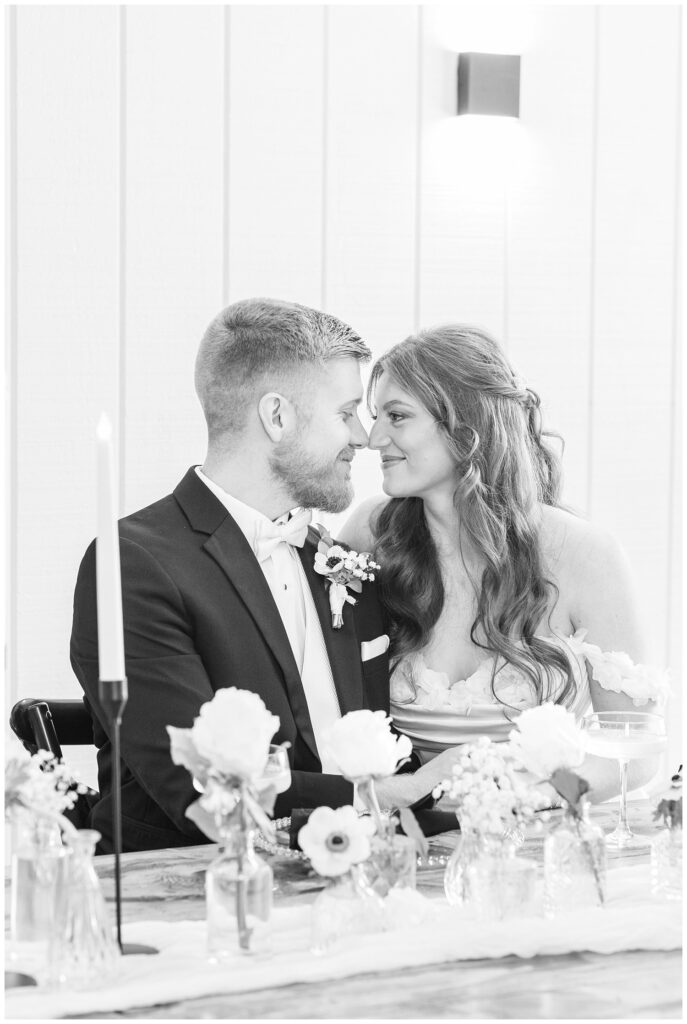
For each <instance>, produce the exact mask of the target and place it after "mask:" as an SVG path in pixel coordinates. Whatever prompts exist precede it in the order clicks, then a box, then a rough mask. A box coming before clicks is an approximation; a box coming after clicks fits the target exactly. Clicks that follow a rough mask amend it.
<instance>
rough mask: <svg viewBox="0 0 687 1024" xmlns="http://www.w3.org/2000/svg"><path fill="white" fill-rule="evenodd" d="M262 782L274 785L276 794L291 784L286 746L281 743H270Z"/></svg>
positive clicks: (284, 790) (282, 791) (283, 791)
mask: <svg viewBox="0 0 687 1024" xmlns="http://www.w3.org/2000/svg"><path fill="white" fill-rule="evenodd" d="M262 782H263V783H265V782H268V783H269V784H270V786H274V788H275V790H276V792H277V795H278V794H279V793H285V792H286V790H287V789H288V788H289V786H290V785H291V766H290V765H289V755H288V752H287V747H286V746H284V745H283V744H276V743H270V752H269V754H268V756H267V764H266V765H265V771H264V773H263V776H262Z"/></svg>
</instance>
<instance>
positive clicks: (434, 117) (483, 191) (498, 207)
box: [418, 5, 518, 337]
mask: <svg viewBox="0 0 687 1024" xmlns="http://www.w3.org/2000/svg"><path fill="white" fill-rule="evenodd" d="M423 14H424V17H423V23H424V52H423V62H422V63H423V81H422V95H423V136H422V163H421V170H420V173H421V177H422V204H421V217H420V232H421V234H420V240H419V245H420V251H421V253H422V261H421V264H420V274H419V288H420V296H419V306H418V309H419V322H420V326H421V327H430V326H432V325H436V324H438V323H443V322H450V321H453V322H454V323H455V322H458V321H462V322H465V323H474V324H478V325H480V326H482V327H486V328H487V329H489V330H491V331H493V332H494V333H495V334H496V335H497V336H499V337H502V334H503V330H502V328H503V318H504V276H505V237H504V229H505V201H504V200H505V196H504V188H505V182H506V169H507V165H508V161H509V158H510V151H511V147H512V145H513V142H514V129H515V130H517V128H518V126H517V125H515V124H513V123H508V122H507V121H506V119H503V118H471V117H460V118H459V117H457V116H456V104H457V99H456V69H457V54H458V52H459V51H460V50H461V49H469V48H470V44H469V43H468V42H467V40H468V39H469V38H470V33H471V32H472V30H473V27H474V26H473V22H474V19H475V18H476V17H477V16H478V14H477V12H476V11H475V10H473V9H472V8H464V7H462V6H461V7H458V6H457V5H456V7H449V6H447V5H444V6H436V7H435V6H428V7H425V8H424V12H423ZM463 40H465V41H466V44H465V45H463V42H462V41H463Z"/></svg>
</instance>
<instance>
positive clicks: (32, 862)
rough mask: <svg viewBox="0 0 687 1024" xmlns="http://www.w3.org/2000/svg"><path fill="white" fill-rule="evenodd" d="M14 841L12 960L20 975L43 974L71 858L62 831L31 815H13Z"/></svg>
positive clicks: (11, 898)
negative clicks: (38, 972)
mask: <svg viewBox="0 0 687 1024" xmlns="http://www.w3.org/2000/svg"><path fill="white" fill-rule="evenodd" d="M11 835H12V839H11V842H12V862H11V895H10V938H11V946H10V950H9V958H8V959H9V961H10V963H12V965H13V966H16V967H17V968H19V969H21V968H22V967H23V968H24V969H26V970H29V971H40V970H41V969H42V968H43V967H45V964H46V959H47V952H48V940H49V938H50V935H51V933H52V930H53V925H54V921H55V909H56V904H57V895H58V892H59V891H60V889H61V888H62V884H63V876H64V872H65V867H66V861H67V857H68V852H67V850H66V849H65V847H64V846H63V845H62V839H61V836H60V830H59V827H58V825H56V824H55V823H54V822H52V821H50V820H49V819H45V818H40V817H36V816H35V815H33V814H32V813H31V812H29V811H24V810H15V811H14V812H13V814H12V818H11Z"/></svg>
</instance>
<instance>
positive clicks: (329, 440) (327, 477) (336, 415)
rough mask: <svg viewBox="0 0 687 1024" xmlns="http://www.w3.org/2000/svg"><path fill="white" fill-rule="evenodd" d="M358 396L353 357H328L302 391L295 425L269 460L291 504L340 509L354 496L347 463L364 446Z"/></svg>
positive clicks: (360, 390)
mask: <svg viewBox="0 0 687 1024" xmlns="http://www.w3.org/2000/svg"><path fill="white" fill-rule="evenodd" d="M362 398H363V388H362V382H361V379H360V367H359V363H358V360H357V359H355V358H353V357H352V356H344V357H341V358H339V359H331V360H330V361H329V362H328V363H327V365H326V367H325V368H324V370H313V371H312V374H311V376H310V379H309V380H308V381H307V383H306V384H305V385H304V387H303V389H302V396H301V399H300V402H299V413H298V420H297V423H296V426H295V429H294V430H293V431H292V432H291V434H290V435H289V436H288V437H286V438H284V440H283V441H282V442H281V444H280V445H279V447H278V448H277V449H276V451H275V452H274V454H273V456H272V459H271V468H272V472H273V473H274V474H275V475H276V476H277V477H278V478H279V479H280V480H281V481H282V483H284V484H285V485H286V486H287V488H288V490H289V491H290V493H291V495H292V497H293V502H294V505H302V506H303V507H304V508H317V509H321V510H322V511H323V512H343V510H344V509H346V508H348V506H349V505H350V504H351V502H352V500H353V485H352V483H351V462H352V461H353V456H354V455H355V452H356V449H358V448H364V447H365V445H366V444H367V440H368V438H367V433H366V431H365V430H364V428H363V425H362V423H361V422H360V419H359V418H358V408H359V406H360V403H361V402H362Z"/></svg>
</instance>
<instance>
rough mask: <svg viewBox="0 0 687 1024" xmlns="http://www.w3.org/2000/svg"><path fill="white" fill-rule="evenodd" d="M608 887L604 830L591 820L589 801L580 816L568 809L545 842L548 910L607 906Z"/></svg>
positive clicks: (548, 912) (548, 913)
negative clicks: (604, 904)
mask: <svg viewBox="0 0 687 1024" xmlns="http://www.w3.org/2000/svg"><path fill="white" fill-rule="evenodd" d="M605 889H606V842H605V837H604V833H603V831H602V829H600V828H599V826H598V825H595V824H594V823H593V822H591V821H590V820H589V808H588V805H587V804H583V806H582V808H581V813H580V815H579V816H576V815H574V814H573V813H572V811H571V809H570V808H566V809H565V813H564V816H563V818H562V820H561V821H559V822H558V824H557V825H555V826H554V827H553V828H552V829H551V831H550V833H549V834H548V836H547V837H546V839H545V841H544V913H545V915H546V917H555V916H556V915H557V914H559V913H564V912H565V911H567V910H579V909H581V908H582V907H596V906H603V903H604V898H605Z"/></svg>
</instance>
